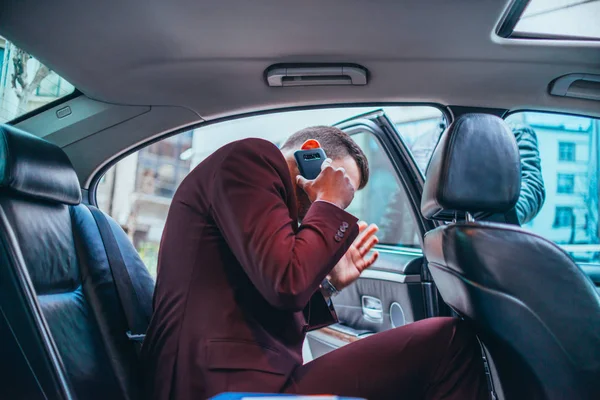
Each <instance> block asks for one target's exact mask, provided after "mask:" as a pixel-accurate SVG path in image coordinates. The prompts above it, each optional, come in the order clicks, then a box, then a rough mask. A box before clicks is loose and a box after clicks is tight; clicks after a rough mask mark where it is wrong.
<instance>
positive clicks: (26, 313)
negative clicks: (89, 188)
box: [0, 126, 154, 400]
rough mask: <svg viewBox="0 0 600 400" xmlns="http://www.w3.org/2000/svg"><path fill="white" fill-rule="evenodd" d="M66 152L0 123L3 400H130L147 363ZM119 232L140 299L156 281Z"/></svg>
mask: <svg viewBox="0 0 600 400" xmlns="http://www.w3.org/2000/svg"><path fill="white" fill-rule="evenodd" d="M80 199H81V195H80V188H79V182H78V179H77V176H76V174H75V172H74V171H73V168H72V166H71V164H70V162H69V159H68V158H67V156H66V155H65V154H64V152H63V151H62V150H61V149H60V148H58V147H57V146H54V145H52V144H50V143H48V142H46V141H44V140H42V139H39V138H37V137H35V136H32V135H29V134H27V133H25V132H22V131H19V130H17V129H15V128H13V127H9V126H0V334H2V336H1V341H0V393H1V394H0V397H1V398H10V399H19V398H23V399H35V398H47V399H66V398H80V399H113V400H116V399H131V398H134V397H136V396H137V389H138V387H139V381H138V380H139V372H140V371H139V367H138V365H137V362H138V361H137V355H136V353H135V350H134V346H133V345H132V343H131V342H130V341H129V340H128V339H127V337H126V334H125V332H126V331H127V322H126V319H125V316H124V313H123V309H122V306H121V304H120V302H119V298H118V296H117V292H116V289H115V285H114V282H113V278H112V274H111V270H110V268H109V265H108V261H107V254H106V250H105V248H104V245H103V241H102V238H101V236H100V233H99V230H98V227H97V225H96V222H95V220H94V218H93V217H92V215H91V213H90V210H89V209H88V208H87V207H86V206H84V205H80ZM110 222H111V227H112V230H113V232H114V235H115V237H116V240H117V243H118V246H119V248H120V250H121V253H122V255H123V258H124V260H125V262H126V265H127V268H128V271H129V273H130V275H131V277H132V281H133V285H134V287H135V289H136V292H137V295H138V297H139V299H140V301H141V302H145V304H148V302H151V298H152V292H153V288H154V281H153V279H152V278H151V276H150V275H149V273H148V271H147V269H146V268H145V266H144V264H143V263H142V261H141V260H140V258H139V256H138V254H137V252H136V250H135V248H133V246H132V245H131V243H130V241H129V240H128V238H127V236H126V235H125V233H124V232H123V231H122V230H121V228H120V227H119V226H118V225H117V224H116V223H115V222H114V221H112V220H110Z"/></svg>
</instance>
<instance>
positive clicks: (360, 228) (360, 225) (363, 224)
mask: <svg viewBox="0 0 600 400" xmlns="http://www.w3.org/2000/svg"><path fill="white" fill-rule="evenodd" d="M357 225H358V233H359V234H360V233H362V232H363V231H364V230H365V229H367V226H369V224H367V223H366V222H365V221H358V224H357Z"/></svg>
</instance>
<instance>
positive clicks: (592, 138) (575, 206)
mask: <svg viewBox="0 0 600 400" xmlns="http://www.w3.org/2000/svg"><path fill="white" fill-rule="evenodd" d="M507 122H509V123H510V124H511V126H513V127H515V126H521V127H522V126H525V127H527V128H529V129H531V130H533V132H534V133H535V136H537V143H538V148H539V154H540V159H541V170H542V177H543V182H544V186H545V201H544V203H543V206H542V207H541V209H540V210H539V212H538V213H537V215H535V217H534V218H532V219H531V220H530V221H529V222H527V223H526V224H524V228H525V229H528V230H530V231H532V232H535V233H537V234H539V235H540V236H543V237H545V238H547V239H550V240H552V241H554V242H555V243H557V244H558V245H559V246H561V247H562V248H563V249H564V250H565V251H566V252H567V253H569V254H570V255H571V257H573V259H574V260H575V261H577V262H580V263H594V264H600V227H599V224H598V212H599V202H598V171H599V157H600V148H599V146H598V141H599V138H600V121H599V120H597V119H593V118H587V117H578V116H572V115H562V114H551V113H537V112H519V113H515V114H512V115H510V116H509V117H508V118H507Z"/></svg>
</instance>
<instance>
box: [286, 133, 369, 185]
mask: <svg viewBox="0 0 600 400" xmlns="http://www.w3.org/2000/svg"><path fill="white" fill-rule="evenodd" d="M308 139H315V140H317V141H318V142H319V143H320V144H321V148H323V151H325V154H326V155H327V157H329V158H331V159H332V160H336V159H337V160H339V159H340V158H343V157H347V156H350V157H352V158H353V159H354V161H356V165H357V166H358V170H359V171H360V184H359V186H358V189H362V188H364V187H365V186H366V184H367V182H368V181H369V162H368V161H367V156H365V153H363V151H362V150H361V148H360V147H358V145H357V144H356V143H355V142H354V140H352V138H350V136H348V135H347V134H346V133H344V132H343V131H341V130H340V129H338V128H334V127H332V126H311V127H309V128H304V129H302V130H301V131H298V132H296V133H294V134H293V135H292V136H290V137H289V138H288V139H287V140H286V141H285V143H284V144H283V146H281V148H282V149H291V148H300V146H302V144H303V143H304V142H306V141H307V140H308Z"/></svg>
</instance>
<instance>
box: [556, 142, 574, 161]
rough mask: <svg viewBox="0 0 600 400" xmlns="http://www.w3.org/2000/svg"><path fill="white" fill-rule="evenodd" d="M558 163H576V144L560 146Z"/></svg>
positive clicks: (570, 143) (561, 143)
mask: <svg viewBox="0 0 600 400" xmlns="http://www.w3.org/2000/svg"><path fill="white" fill-rule="evenodd" d="M558 161H575V143H572V142H560V143H559V144H558Z"/></svg>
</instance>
